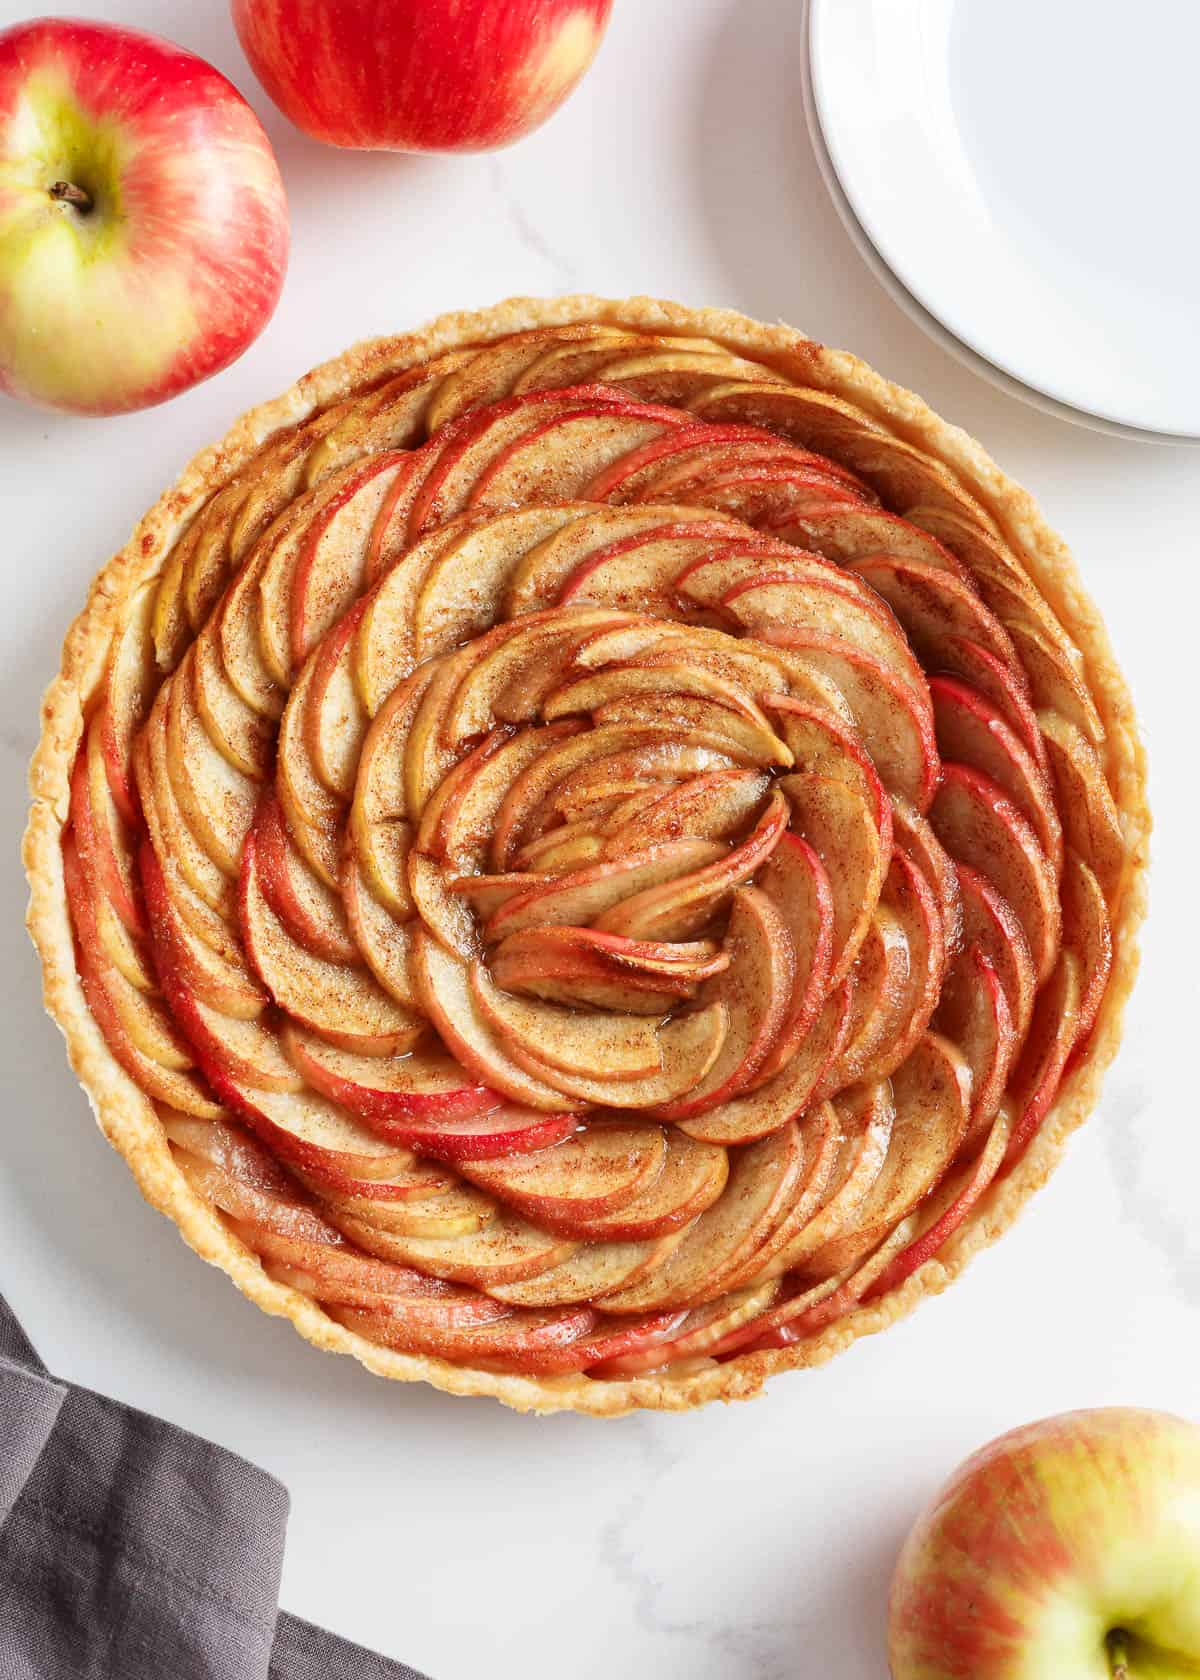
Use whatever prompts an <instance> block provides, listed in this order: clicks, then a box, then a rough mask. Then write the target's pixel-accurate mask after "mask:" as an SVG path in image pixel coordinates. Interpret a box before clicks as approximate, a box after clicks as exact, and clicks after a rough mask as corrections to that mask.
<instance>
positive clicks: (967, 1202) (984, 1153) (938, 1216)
mask: <svg viewBox="0 0 1200 1680" xmlns="http://www.w3.org/2000/svg"><path fill="white" fill-rule="evenodd" d="M1010 1129H1011V1120H1010V1118H1009V1116H1008V1114H1007V1113H1006V1112H1004V1111H1003V1110H1002V1111H1001V1112H1000V1113H999V1114H997V1115H996V1118H995V1119H994V1120H993V1122H992V1125H991V1128H990V1130H989V1132H988V1135H987V1141H986V1142H985V1143H984V1146H983V1148H982V1149H981V1150H980V1151H979V1153H978V1155H976V1157H975V1159H974V1161H973V1162H971V1163H970V1164H969V1165H967V1166H965V1167H964V1168H963V1169H962V1170H961V1171H960V1172H958V1173H955V1174H954V1176H953V1177H952V1178H950V1179H948V1180H947V1182H946V1183H945V1184H944V1185H943V1186H941V1187H940V1188H939V1190H938V1191H937V1193H936V1194H935V1195H934V1196H933V1197H931V1198H930V1202H929V1205H928V1207H923V1208H921V1209H920V1210H919V1212H918V1214H917V1215H916V1219H915V1229H914V1231H913V1233H912V1236H911V1239H910V1241H909V1242H908V1243H907V1245H906V1246H905V1247H904V1248H902V1249H901V1250H900V1252H899V1253H898V1254H896V1255H893V1256H891V1257H890V1258H889V1260H888V1263H887V1265H886V1266H885V1267H884V1268H883V1270H882V1271H881V1272H879V1274H878V1276H877V1277H875V1279H874V1280H873V1282H872V1283H871V1284H870V1287H869V1288H867V1289H864V1290H863V1291H862V1293H861V1295H860V1296H859V1299H860V1300H862V1301H872V1300H875V1299H876V1297H877V1296H880V1295H886V1294H888V1293H889V1291H891V1290H893V1289H898V1288H899V1287H900V1285H901V1284H902V1283H903V1282H904V1281H905V1279H906V1278H910V1277H911V1276H912V1275H913V1273H914V1272H917V1271H919V1270H920V1269H921V1267H922V1266H923V1265H924V1264H925V1262H926V1261H927V1260H932V1259H933V1258H934V1256H935V1255H937V1254H940V1253H941V1251H942V1249H943V1248H944V1247H945V1246H946V1244H947V1243H948V1242H949V1240H950V1238H951V1237H952V1236H953V1235H954V1233H955V1231H957V1230H958V1229H959V1227H960V1226H961V1225H962V1223H963V1221H964V1220H965V1219H966V1217H967V1215H968V1214H969V1213H970V1211H971V1209H972V1208H973V1207H974V1206H975V1205H976V1203H977V1202H978V1201H979V1200H980V1198H981V1197H982V1196H983V1193H984V1191H985V1190H987V1189H988V1187H989V1186H990V1185H991V1184H992V1182H993V1181H994V1179H995V1177H996V1175H997V1173H998V1172H999V1171H1000V1168H1001V1167H1002V1166H1003V1164H1004V1157H1005V1154H1006V1152H1007V1150H1008V1145H1009V1132H1010Z"/></svg>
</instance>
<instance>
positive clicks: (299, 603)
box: [290, 452, 411, 670]
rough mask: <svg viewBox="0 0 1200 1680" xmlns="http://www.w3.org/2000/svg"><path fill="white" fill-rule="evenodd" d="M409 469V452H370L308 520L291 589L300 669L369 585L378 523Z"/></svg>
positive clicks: (292, 626)
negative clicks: (371, 558) (374, 538)
mask: <svg viewBox="0 0 1200 1680" xmlns="http://www.w3.org/2000/svg"><path fill="white" fill-rule="evenodd" d="M410 470H411V467H410V461H409V458H408V457H407V456H405V455H400V454H393V453H390V452H383V453H380V454H377V455H371V456H368V457H367V459H366V460H365V461H363V462H360V463H359V464H358V465H357V466H356V467H355V469H354V470H353V472H352V473H351V474H350V475H349V476H348V477H347V478H345V479H343V480H341V481H340V482H339V487H338V489H337V490H336V491H335V493H334V494H333V495H332V496H329V497H326V498H323V499H322V502H321V506H320V511H319V513H317V514H316V515H315V517H312V518H310V519H309V520H308V521H307V522H306V529H305V533H304V537H303V540H302V542H301V544H300V549H299V554H298V556H297V559H296V567H295V573H294V576H293V579H292V585H291V591H290V597H291V599H290V604H291V624H290V632H291V659H292V664H293V667H294V668H295V669H296V670H298V669H299V668H300V666H301V665H303V664H304V661H305V660H306V659H307V658H308V656H309V654H310V653H311V652H312V650H313V648H315V647H316V645H317V643H318V642H319V641H320V640H321V639H322V637H323V636H324V635H325V634H326V632H327V631H328V630H330V629H331V628H332V627H333V625H334V624H335V623H336V622H337V620H338V619H339V618H340V617H341V616H342V614H343V613H344V612H345V611H346V610H347V608H349V607H351V606H353V604H354V602H355V601H357V600H358V598H359V596H360V595H361V594H362V593H363V591H364V589H365V588H366V587H367V583H368V557H369V555H370V551H371V538H372V534H373V532H374V530H375V527H376V523H377V521H378V519H379V517H380V514H381V510H382V509H383V508H384V506H385V504H386V503H387V502H388V499H389V495H390V492H391V490H392V488H393V486H394V485H395V483H396V482H397V480H400V482H404V481H405V479H406V477H407V474H408V473H409V471H410Z"/></svg>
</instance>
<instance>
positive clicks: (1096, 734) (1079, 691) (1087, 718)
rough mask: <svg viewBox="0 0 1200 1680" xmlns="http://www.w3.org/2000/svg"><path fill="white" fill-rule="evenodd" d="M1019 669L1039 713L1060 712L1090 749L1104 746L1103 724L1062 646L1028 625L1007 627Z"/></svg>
mask: <svg viewBox="0 0 1200 1680" xmlns="http://www.w3.org/2000/svg"><path fill="white" fill-rule="evenodd" d="M1008 633H1009V636H1010V637H1011V638H1012V643H1013V646H1014V647H1015V648H1016V650H1017V657H1018V659H1019V660H1020V662H1021V668H1022V670H1024V671H1025V673H1026V675H1027V676H1028V678H1029V688H1030V692H1031V693H1032V695H1033V702H1034V705H1035V706H1036V707H1037V709H1038V710H1039V711H1048V712H1059V713H1061V714H1062V716H1063V717H1065V718H1069V719H1070V721H1071V722H1072V723H1073V724H1074V725H1075V727H1076V729H1078V730H1079V731H1080V732H1081V733H1082V734H1083V735H1084V737H1085V738H1086V739H1087V740H1088V741H1090V742H1091V744H1092V746H1093V747H1097V748H1099V747H1102V746H1103V745H1104V724H1103V723H1102V722H1101V719H1100V714H1099V712H1098V711H1097V710H1096V702H1095V701H1094V700H1093V699H1092V696H1091V693H1090V691H1089V689H1088V686H1087V683H1086V682H1085V680H1084V678H1083V676H1082V675H1081V673H1080V672H1079V671H1077V670H1076V669H1075V667H1074V665H1073V664H1072V663H1071V661H1070V659H1069V657H1068V656H1067V655H1066V654H1065V653H1064V651H1063V649H1062V647H1061V646H1060V645H1059V644H1058V643H1056V642H1052V641H1051V640H1050V639H1049V637H1048V636H1046V635H1045V633H1044V632H1043V631H1042V630H1041V629H1039V628H1036V627H1034V626H1033V625H1029V624H1022V623H1013V624H1010V625H1009V626H1008Z"/></svg>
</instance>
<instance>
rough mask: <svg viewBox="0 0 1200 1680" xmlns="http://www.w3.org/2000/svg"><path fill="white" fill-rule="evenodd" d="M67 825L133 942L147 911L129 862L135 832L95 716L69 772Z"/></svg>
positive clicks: (99, 888)
mask: <svg viewBox="0 0 1200 1680" xmlns="http://www.w3.org/2000/svg"><path fill="white" fill-rule="evenodd" d="M69 811H70V817H71V826H72V828H73V830H74V834H75V843H76V845H77V846H78V847H79V856H80V859H81V861H82V863H83V866H84V869H85V870H86V872H87V875H88V878H89V880H91V881H93V882H94V883H95V889H96V892H97V893H98V894H101V893H102V894H103V896H104V897H105V898H106V899H107V900H108V902H109V904H111V906H112V908H113V909H114V911H115V912H116V914H117V916H118V917H119V918H120V920H121V922H122V923H123V924H124V926H125V928H126V929H127V930H128V932H129V933H131V934H132V935H133V936H134V938H142V937H144V935H145V933H146V912H145V907H144V906H143V904H142V898H141V890H140V887H139V884H138V880H137V875H136V872H135V870H134V862H133V855H134V854H133V835H134V832H135V831H134V830H132V829H127V828H126V826H125V824H124V821H123V820H122V818H121V816H120V813H119V812H118V810H117V806H116V801H115V800H114V799H113V796H112V789H111V787H110V786H109V783H108V773H107V771H106V769H105V766H104V758H103V753H102V751H101V747H100V714H99V713H96V714H95V716H94V717H93V719H92V722H91V724H90V725H89V728H88V735H87V740H86V741H85V742H84V744H83V745H82V746H81V747H80V749H79V752H78V753H77V754H76V757H75V764H74V767H73V769H72V771H71V788H70V798H69Z"/></svg>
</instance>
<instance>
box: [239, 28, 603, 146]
mask: <svg viewBox="0 0 1200 1680" xmlns="http://www.w3.org/2000/svg"><path fill="white" fill-rule="evenodd" d="M232 3H233V21H234V23H235V24H236V26H237V32H238V35H239V36H240V37H241V42H242V46H243V47H244V48H245V49H246V56H247V57H248V58H249V60H250V63H251V64H252V65H253V67H254V70H255V73H256V75H257V76H258V78H259V80H260V81H261V82H262V84H263V86H264V87H265V88H266V90H267V92H268V93H269V94H270V95H271V98H272V99H273V100H274V101H275V103H276V104H277V105H278V106H279V108H280V110H281V111H283V112H284V114H285V115H286V116H288V117H290V118H291V119H292V121H293V122H294V123H295V124H296V125H297V126H298V127H299V128H302V129H304V130H305V132H306V133H308V134H311V135H312V136H313V138H314V139H316V140H325V141H328V143H329V144H330V145H333V146H356V147H361V148H365V149H367V150H373V151H398V152H477V151H485V150H487V149H488V148H489V147H491V146H507V145H509V144H510V143H511V142H512V141H514V140H519V139H520V138H521V137H522V136H523V135H525V134H528V133H529V132H530V130H531V129H534V128H537V127H538V125H539V124H540V123H543V122H545V120H546V118H547V117H548V116H550V115H551V113H552V112H554V111H556V110H557V109H558V107H559V106H560V105H561V104H562V102H563V100H564V99H565V98H566V97H567V95H568V94H569V93H570V92H571V90H572V88H573V87H574V86H575V84H576V83H577V82H578V81H579V79H580V77H581V76H582V75H583V73H584V71H585V70H586V69H587V67H588V65H589V64H590V63H591V62H592V58H593V56H594V55H595V52H596V49H597V47H598V46H599V45H600V38H601V36H602V35H603V34H604V29H605V25H606V24H607V22H608V14H609V12H610V11H611V10H612V0H387V3H386V4H380V0H232Z"/></svg>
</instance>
